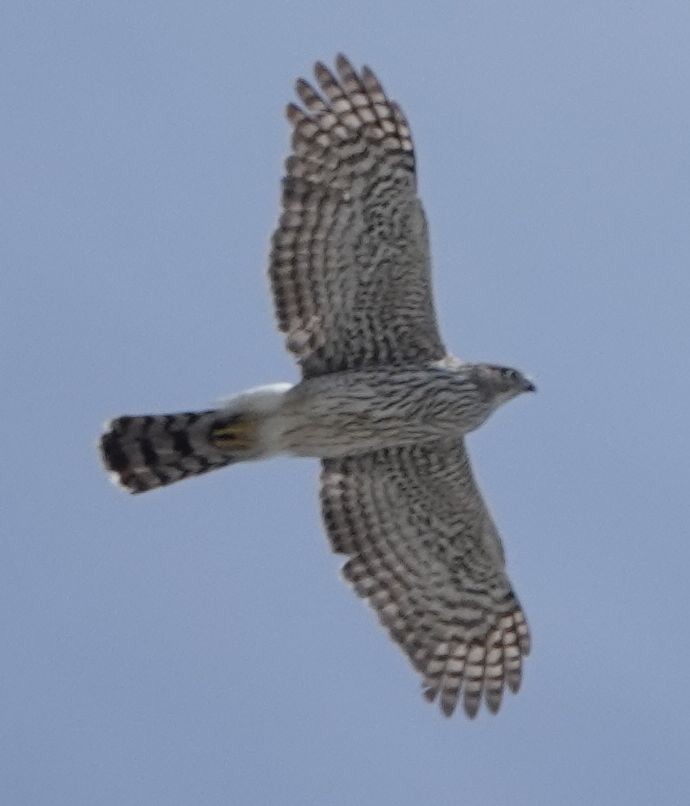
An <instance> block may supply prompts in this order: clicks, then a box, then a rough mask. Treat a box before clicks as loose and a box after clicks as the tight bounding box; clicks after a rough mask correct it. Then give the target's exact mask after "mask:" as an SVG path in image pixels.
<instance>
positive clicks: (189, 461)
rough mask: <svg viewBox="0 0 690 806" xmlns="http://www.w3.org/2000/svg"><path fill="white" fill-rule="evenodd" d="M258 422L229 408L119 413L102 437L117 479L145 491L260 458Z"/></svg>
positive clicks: (105, 455)
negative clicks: (258, 456)
mask: <svg viewBox="0 0 690 806" xmlns="http://www.w3.org/2000/svg"><path fill="white" fill-rule="evenodd" d="M255 426H256V421H255V420H253V419H252V418H250V417H248V416H246V415H243V414H236V413H231V412H229V411H228V410H227V409H211V410H209V411H201V412H185V413H182V414H148V415H143V416H139V417H117V418H116V419H115V420H111V421H110V422H109V423H108V424H107V425H106V430H105V432H104V433H103V435H102V436H101V440H100V449H101V456H102V458H103V463H104V464H105V466H106V468H107V469H108V471H110V473H111V475H112V478H113V481H115V482H116V483H117V484H119V485H120V486H121V487H123V488H124V489H125V490H128V491H129V492H130V493H143V492H146V491H147V490H154V489H155V488H156V487H163V486H164V485H166V484H172V483H173V482H174V481H180V480H181V479H185V478H187V476H196V475H199V474H200V473H208V471H209V470H216V469H217V468H220V467H225V465H229V464H231V463H232V462H237V461H241V460H243V459H252V458H256V457H257V451H256V447H257V445H256V441H255V440H253V438H252V437H253V432H255V431H256V428H255Z"/></svg>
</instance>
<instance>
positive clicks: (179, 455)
mask: <svg viewBox="0 0 690 806" xmlns="http://www.w3.org/2000/svg"><path fill="white" fill-rule="evenodd" d="M336 67H337V73H336V74H334V73H332V72H331V71H330V70H329V69H328V68H327V67H325V66H324V65H322V64H317V65H316V68H315V74H316V81H317V84H318V90H316V89H314V88H313V87H312V86H311V85H310V84H308V83H307V82H306V81H304V80H302V79H300V80H299V81H298V82H297V85H296V89H297V95H298V96H299V99H300V101H301V105H299V106H298V105H295V104H290V105H289V106H288V108H287V116H288V119H289V121H290V123H291V124H292V128H293V134H292V153H291V155H290V156H289V157H288V159H287V162H286V170H285V174H286V175H285V178H284V179H283V193H282V202H283V213H282V215H281V218H280V224H279V226H278V229H277V230H276V231H275V233H274V235H273V249H272V252H271V259H270V277H271V283H272V287H273V295H274V299H275V305H276V311H277V317H278V323H279V327H280V330H281V331H282V332H283V333H284V334H285V336H286V342H287V346H288V349H289V350H290V351H291V352H292V353H293V354H294V355H295V357H296V359H297V361H298V362H299V365H300V367H301V370H302V376H303V378H302V381H301V382H300V383H297V384H296V385H294V386H292V385H289V384H279V385H274V386H268V387H262V388H260V389H255V390H250V391H248V392H245V393H243V394H241V395H238V396H236V397H235V398H233V399H232V400H230V401H229V402H228V403H227V404H225V405H224V406H222V407H221V408H214V409H210V410H208V411H203V412H194V413H184V414H169V415H148V416H137V417H119V418H117V419H115V420H113V421H112V422H110V423H109V424H108V426H107V430H106V431H105V433H104V434H103V436H102V439H101V448H102V455H103V460H104V462H105V464H106V466H107V468H108V469H109V470H110V471H111V472H112V474H113V475H114V477H115V479H116V480H117V481H118V482H119V483H120V484H121V485H122V486H123V487H124V488H125V489H127V490H128V491H130V492H133V493H139V492H144V491H146V490H151V489H153V488H155V487H160V486H162V485H166V484H170V483H171V482H173V481H178V480H179V479H183V478H185V477H186V476H190V475H196V474H198V473H204V472H206V471H208V470H212V469H214V468H217V467H222V466H224V465H227V464H231V463H233V462H240V461H244V460H248V459H255V458H260V457H266V456H270V455H274V454H277V453H288V454H293V455H300V456H314V457H318V458H320V459H321V460H322V474H321V502H322V507H323V516H324V521H325V525H326V530H327V532H328V535H329V537H330V540H331V544H332V546H333V549H334V551H336V552H339V553H341V554H344V555H345V556H346V557H347V561H346V563H345V566H344V568H343V572H344V575H345V577H346V578H347V579H348V580H349V581H350V582H351V583H352V585H353V587H354V588H355V590H356V591H357V593H358V594H359V595H360V596H362V597H365V598H366V599H368V601H369V602H370V604H371V605H372V606H373V607H374V609H375V610H376V611H377V613H378V616H379V618H380V620H381V622H382V623H383V624H384V625H385V626H386V627H387V628H388V630H389V632H390V634H391V635H392V637H393V638H394V639H395V641H397V642H398V643H399V644H400V646H401V647H402V648H403V650H404V652H405V653H406V654H407V655H408V657H409V658H410V660H411V661H412V663H413V664H414V666H415V667H416V668H417V669H418V670H419V672H420V674H421V676H422V679H423V684H424V689H425V694H426V696H427V697H428V698H429V699H430V700H433V699H434V698H436V697H437V696H438V698H439V700H440V704H441V708H442V709H443V712H444V713H445V714H448V715H449V714H451V713H452V712H453V710H454V709H455V707H456V705H457V703H458V701H459V700H460V699H462V702H463V705H464V708H465V711H466V712H467V714H468V715H469V716H474V715H475V714H476V713H477V710H478V707H479V703H480V700H481V698H482V696H483V697H484V699H485V700H486V703H487V705H488V707H489V709H490V710H491V711H496V710H497V709H498V707H499V705H500V702H501V696H502V693H503V689H504V685H507V686H508V688H510V689H511V690H513V691H517V689H518V687H519V685H520V678H521V671H522V659H523V657H524V656H525V655H527V653H528V652H529V635H528V630H527V625H526V623H525V618H524V616H523V613H522V610H521V609H520V605H519V603H518V601H517V599H516V597H515V595H514V593H513V591H512V588H511V585H510V582H509V580H508V577H507V576H506V572H505V566H504V557H503V550H502V547H501V541H500V538H499V536H498V532H497V531H496V527H495V526H494V523H493V521H492V519H491V516H490V514H489V512H488V510H487V508H486V506H485V505H484V502H483V500H482V497H481V494H480V492H479V490H478V489H477V486H476V484H475V482H474V479H473V477H472V471H471V468H470V463H469V460H468V457H467V452H466V450H465V445H464V441H463V435H464V434H466V433H467V432H468V431H471V430H473V429H474V428H477V427H478V426H479V425H481V424H482V423H483V422H484V420H486V418H487V417H488V416H489V415H490V414H491V413H492V412H493V411H494V409H495V408H497V407H498V406H499V405H500V404H502V403H504V402H506V401H508V400H510V399H511V398H513V397H515V396H517V395H519V394H520V393H522V392H525V391H532V390H533V389H534V386H533V385H532V383H531V382H530V381H529V380H528V379H526V378H525V377H524V376H523V375H522V374H521V373H520V372H518V371H516V370H514V369H509V368H505V367H497V366H493V365H490V364H468V363H464V362H462V361H459V360H458V359H455V358H453V357H451V356H449V355H447V353H446V350H445V348H444V346H443V344H442V342H441V338H440V336H439V333H438V329H437V325H436V317H435V314H434V308H433V301H432V295H431V285H430V266H429V262H430V261H429V245H428V239H427V228H426V221H425V217H424V212H423V210H422V205H421V203H420V201H419V199H418V197H417V192H416V187H417V180H416V174H415V159H414V151H413V147H412V140H411V136H410V129H409V126H408V123H407V120H406V118H405V116H404V114H403V112H402V111H401V109H400V107H399V106H398V105H397V104H395V103H394V102H393V101H391V100H389V99H388V97H387V96H386V94H385V93H384V91H383V88H382V87H381V84H380V83H379V82H378V80H377V78H376V77H375V75H374V74H373V73H372V72H371V70H369V69H368V68H366V67H365V68H363V70H362V71H361V73H357V72H356V71H355V70H354V69H353V67H352V65H351V64H350V62H349V61H348V60H347V59H346V58H345V57H343V56H338V58H337V60H336Z"/></svg>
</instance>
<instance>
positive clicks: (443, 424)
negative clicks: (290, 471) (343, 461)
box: [263, 367, 491, 458]
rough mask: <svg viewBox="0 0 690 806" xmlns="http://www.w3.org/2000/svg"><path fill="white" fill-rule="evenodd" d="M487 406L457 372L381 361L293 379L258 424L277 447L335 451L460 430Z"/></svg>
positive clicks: (480, 417)
mask: <svg viewBox="0 0 690 806" xmlns="http://www.w3.org/2000/svg"><path fill="white" fill-rule="evenodd" d="M490 411H491V409H490V408H489V407H488V406H487V405H486V404H485V403H483V402H482V400H481V397H480V395H479V393H478V391H477V388H476V386H475V384H474V383H473V382H472V381H471V380H470V379H468V378H467V377H466V376H465V375H462V374H460V373H458V372H449V371H447V370H440V369H437V368H419V367H414V368H392V367H391V368H384V369H372V370H357V371H352V372H342V373H336V374H332V375H324V376H320V377H318V378H312V379H309V380H306V381H303V382H302V383H300V384H297V385H296V386H295V387H293V388H292V389H290V391H288V392H287V393H286V394H285V396H284V398H283V401H282V404H281V405H280V407H279V408H278V409H277V411H275V413H273V414H272V415H271V416H270V417H269V418H267V420H266V421H265V423H264V427H263V430H264V439H265V440H266V441H267V442H268V443H270V444H272V445H273V446H274V447H275V449H276V450H278V451H280V452H286V453H291V454H294V455H297V456H316V457H322V458H323V457H337V456H346V455H349V454H356V453H363V452H367V451H372V450H377V449H380V448H386V447H392V446H394V445H405V444H414V443H418V442H420V441H429V440H435V439H439V438H448V437H452V436H461V435H462V434H465V433H467V432H468V431H472V430H473V429H475V428H477V427H478V426H479V425H481V423H482V422H484V420H485V419H486V418H487V416H488V415H489V413H490Z"/></svg>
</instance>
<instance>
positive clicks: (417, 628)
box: [321, 441, 529, 716]
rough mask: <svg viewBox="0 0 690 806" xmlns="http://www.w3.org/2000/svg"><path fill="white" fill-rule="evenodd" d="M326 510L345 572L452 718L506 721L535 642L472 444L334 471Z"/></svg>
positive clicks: (326, 474)
mask: <svg viewBox="0 0 690 806" xmlns="http://www.w3.org/2000/svg"><path fill="white" fill-rule="evenodd" d="M321 499H322V505H323V513H324V520H325V523H326V528H327V530H328V534H329V536H330V539H331V543H332V546H333V549H334V551H337V552H340V553H343V554H347V555H348V556H349V559H348V561H347V562H346V563H345V566H344V568H343V573H344V575H345V577H346V579H348V580H349V581H350V582H351V583H352V584H353V585H354V588H355V590H356V591H357V593H358V594H359V595H360V596H363V597H365V598H368V599H369V602H370V604H371V605H372V606H373V607H374V609H375V610H376V611H377V612H378V616H379V619H380V620H381V622H382V623H383V624H384V625H385V626H386V627H387V628H388V630H389V632H390V634H391V635H392V637H393V638H394V639H395V640H396V641H397V642H398V643H399V644H400V645H401V646H402V648H403V650H404V651H405V652H406V653H407V655H408V656H409V658H410V659H411V661H412V663H413V664H414V665H415V666H416V667H417V669H418V670H419V671H420V672H421V674H422V676H423V678H424V687H425V689H426V692H425V693H426V696H427V697H428V698H429V699H434V698H435V697H436V695H439V698H440V703H441V708H442V709H443V711H444V713H445V714H447V715H450V714H451V713H452V712H453V710H454V709H455V707H456V705H457V703H458V700H459V699H460V698H462V700H463V704H464V708H465V711H466V712H467V714H468V715H469V716H474V715H475V714H476V713H477V710H478V708H479V703H480V700H481V698H482V693H483V695H484V697H485V699H486V703H487V705H488V707H489V709H490V710H491V711H494V712H495V711H497V710H498V707H499V705H500V702H501V696H502V693H503V687H504V684H507V685H508V687H509V688H510V689H511V690H512V691H517V689H518V687H519V685H520V677H521V670H522V658H523V656H525V655H527V654H528V652H529V633H528V629H527V624H526V622H525V618H524V615H523V613H522V610H521V608H520V604H519V603H518V601H517V598H516V597H515V595H514V593H513V591H512V588H511V585H510V582H509V581H508V578H507V576H506V573H505V570H504V559H503V550H502V548H501V542H500V538H499V536H498V533H497V531H496V527H495V526H494V524H493V521H492V520H491V516H490V515H489V513H488V511H487V509H486V507H485V505H484V502H483V500H482V497H481V494H480V492H479V490H478V489H477V486H476V484H475V482H474V479H473V477H472V471H471V468H470V464H469V460H468V457H467V453H466V451H465V447H464V444H463V443H462V442H460V443H459V444H458V443H457V442H455V441H449V442H439V443H434V444H431V445H429V444H427V445H420V446H418V447H414V448H402V447H401V448H395V449H386V450H380V451H376V452H374V453H370V454H366V455H363V456H353V457H347V458H344V459H328V460H325V461H324V463H323V473H322V487H321Z"/></svg>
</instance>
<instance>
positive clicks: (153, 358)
mask: <svg viewBox="0 0 690 806" xmlns="http://www.w3.org/2000/svg"><path fill="white" fill-rule="evenodd" d="M421 9H422V6H421V4H407V5H403V4H400V3H396V2H392V0H391V2H381V3H369V2H367V3H365V2H359V1H358V0H353V1H352V2H349V3H346V4H345V3H341V4H329V3H316V2H312V3H309V2H302V0H295V2H290V3H274V4H265V3H259V2H257V3H235V4H233V3H220V2H203V3H191V2H174V0H168V1H167V2H141V3H133V2H126V1H125V2H118V3H101V2H70V1H69V0H65V1H64V2H60V3H50V2H28V1H26V2H16V1H13V0H9V2H6V3H5V5H4V7H3V15H2V16H3V24H2V26H1V27H0V85H1V89H2V98H3V109H4V114H3V126H2V127H1V128H0V168H1V176H2V188H3V191H2V194H0V204H1V205H2V211H1V215H0V235H1V238H0V255H1V256H2V267H3V270H2V272H1V273H0V329H1V335H2V350H1V351H0V369H1V371H2V378H3V380H4V391H3V394H2V398H1V403H0V405H1V406H2V422H3V437H2V452H1V453H0V465H1V467H2V478H3V496H2V517H1V522H2V533H1V536H0V539H1V546H2V562H1V563H0V612H1V613H2V620H1V625H2V631H1V633H0V638H1V643H0V646H2V650H0V653H1V662H0V726H1V727H0V781H2V783H1V788H2V790H3V793H4V794H3V802H6V803H11V804H22V805H23V804H41V806H43V805H44V804H60V805H62V804H65V805H67V804H69V806H79V805H80V804H85V805H86V804H89V806H91V804H94V803H97V804H99V805H100V804H106V806H109V805H110V804H117V805H118V806H120V805H122V804H124V805H126V806H129V805H130V804H132V805H133V804H152V803H165V804H180V805H182V804H190V803H195V804H227V803H240V804H247V806H251V805H252V804H266V803H281V804H283V803H284V804H300V806H302V805H303V804H325V803H327V804H329V805H330V804H333V805H334V806H339V804H343V806H344V805H345V804H353V803H361V804H381V803H396V804H402V805H403V806H406V804H418V803H423V802H434V803H436V804H441V805H442V806H446V804H447V805H448V806H452V805H453V804H458V803H468V804H473V803H486V804H501V803H508V802H510V803H511V804H515V806H517V805H518V804H530V805H533V804H553V803H558V804H576V803H577V804H580V803H588V804H617V803H625V804H638V803H639V804H647V803H651V802H657V803H681V802H685V801H686V799H687V793H688V791H689V790H690V770H689V768H688V765H687V755H688V747H689V746H690V727H689V725H688V711H689V708H690V694H689V692H688V685H687V668H688V665H689V664H690V649H689V648H688V642H687V640H686V632H687V624H686V619H687V614H688V612H689V611H690V587H689V586H688V582H687V574H688V567H689V565H690V544H689V541H688V534H687V532H688V526H687V525H688V522H690V503H689V501H690V497H689V495H688V482H689V481H690V474H689V469H690V468H689V465H688V456H689V455H690V439H689V437H688V427H687V422H688V420H687V409H688V397H689V396H690V373H689V372H688V346H689V344H690V339H689V337H690V327H689V325H688V307H689V300H690V279H689V266H690V226H688V221H689V220H690V149H689V147H688V143H689V142H690V105H688V94H687V93H688V84H689V82H690V47H688V37H689V34H690V5H688V3H686V2H659V3H655V4H651V3H646V2H635V1H634V0H631V1H630V2H601V1H600V0H597V2H580V3H566V2H553V1H552V0H549V1H548V2H546V0H544V2H526V3H510V2H484V1H483V0H482V2H478V1H477V2H447V3H441V2H439V3H435V4H429V5H428V6H427V8H426V10H425V11H423V12H422V10H421ZM338 50H342V51H344V52H345V53H347V54H348V55H349V56H350V57H351V59H352V60H353V61H354V62H355V63H357V64H361V63H364V62H366V63H369V64H370V65H371V66H373V67H374V68H375V69H376V70H377V72H378V73H379V75H380V77H381V79H382V81H383V83H384V85H385V86H386V88H387V89H388V90H389V93H390V94H391V95H392V96H393V97H394V98H396V99H397V100H399V101H400V102H401V103H402V104H403V106H404V108H405V110H406V112H407V113H408V116H409V118H410V120H411V123H412V127H413V131H414V135H415V140H416V143H417V150H418V162H419V169H420V185H421V192H422V196H423V199H424V203H425V205H426V208H427V213H428V215H429V219H430V226H431V237H432V248H433V255H434V264H435V287H436V296H437V301H438V309H439V316H440V319H441V323H442V326H443V331H444V336H445V339H446V342H447V343H448V345H450V346H451V347H452V348H453V349H454V351H456V352H457V353H458V354H459V355H461V356H463V357H465V358H468V359H474V360H490V361H494V362H505V363H507V364H512V365H515V366H518V367H520V368H522V369H524V370H525V371H527V372H528V373H530V374H532V375H533V376H534V377H535V378H536V380H537V382H538V385H539V390H540V391H539V394H538V395H536V396H533V397H529V398H522V399H520V400H518V401H516V402H515V403H513V404H511V405H510V406H508V407H506V408H505V409H503V410H501V411H500V412H499V413H497V415H496V416H495V418H494V419H493V420H492V421H491V422H490V423H489V424H488V425H487V426H486V427H485V428H483V429H481V430H480V431H479V432H478V433H476V434H474V435H473V436H472V437H471V439H470V447H471V451H472V454H473V457H474V462H475V466H476V468H477V472H478V476H479V479H480V481H481V484H482V487H483V489H484V492H485V494H486V496H487V498H488V499H489V501H490V502H491V506H492V510H493V512H494V513H495V517H496V520H497V522H498V524H499V527H500V528H501V531H502V533H503V537H504V541H505V544H506V550H507V555H508V562H509V569H510V573H511V577H512V578H513V580H514V583H515V587H516V589H517V591H518V593H519V595H520V597H521V599H522V602H523V604H524V606H525V609H526V612H527V615H528V618H529V621H530V625H531V628H532V633H533V637H534V647H533V653H532V655H531V657H530V659H529V661H528V664H527V668H526V674H525V679H524V685H523V690H522V691H521V692H520V694H519V696H517V697H508V698H507V699H506V701H505V702H504V705H503V708H502V711H501V713H500V715H499V716H497V717H490V716H489V715H487V714H486V713H482V714H481V716H480V717H479V718H478V719H477V720H476V721H475V722H473V723H470V722H468V721H466V720H464V719H463V718H462V717H461V716H459V715H458V716H456V717H455V718H454V719H452V720H445V719H443V718H442V717H441V715H440V714H439V712H438V711H437V710H436V709H434V708H432V707H429V706H428V705H427V704H426V703H425V702H424V701H423V699H422V698H421V697H420V695H419V687H418V681H417V678H416V676H415V674H414V673H413V671H412V670H411V668H409V667H408V665H407V663H406V662H405V660H404V659H403V657H402V655H401V654H400V653H399V652H398V651H397V650H396V649H395V648H394V647H393V645H392V644H391V643H390V642H389V641H388V639H387V637H386V635H385V633H384V631H383V630H382V629H381V628H380V627H379V626H378V625H377V623H376V619H375V618H374V616H373V615H372V614H371V613H370V612H369V611H368V610H367V608H366V607H365V606H364V605H363V604H362V603H361V602H360V601H358V600H357V599H356V597H355V596H354V595H353V594H352V593H351V592H350V591H348V590H347V588H346V586H345V585H344V584H343V583H342V582H341V581H340V579H339V573H338V568H339V565H340V562H341V561H340V560H339V559H338V558H336V557H335V556H333V555H331V554H330V551H329V549H328V546H327V542H326V539H325V537H324V536H323V534H322V531H321V527H320V522H319V513H318V509H317V499H316V493H317V487H316V477H317V465H316V463H315V462H312V461H308V460H277V461H274V462H270V463H268V462H267V463H258V464H255V465H247V466H243V467H239V468H233V469H230V470H228V471H224V472H220V473H218V474H215V475H212V476H207V477H204V478H201V479H197V480H192V481H190V482H186V483H184V484H180V485H176V486H173V487H171V488H169V489H167V490H163V491H160V492H158V493H155V494H151V495H150V496H148V495H147V496H140V497H137V498H129V497H127V496H125V495H124V494H123V493H120V492H119V491H118V490H116V489H115V488H113V487H112V486H111V485H110V484H109V483H108V481H107V479H106V477H105V475H104V474H103V473H102V472H101V469H100V467H99V464H98V459H97V455H96V452H95V447H94V446H95V441H96V438H97V435H98V433H99V429H100V427H101V424H102V422H103V421H104V420H105V419H106V418H108V417H111V416H114V415H117V414H120V413H135V412H147V411H169V410H172V411H174V410H181V409H188V408H193V407H203V406H206V405H207V404H209V403H212V402H213V401H214V400H217V399H218V398H220V397H222V396H224V395H227V394H228V393H231V392H233V391H236V390H239V389H241V388H243V387H247V386H253V385H256V384H260V383H266V382H271V381H279V380H295V379H296V377H297V373H296V371H295V368H294V367H293V365H292V363H291V360H290V358H289V356H288V355H287V354H286V353H285V352H284V350H283V348H282V341H281V338H280V337H279V335H278V333H277V332H276V329H275V327H274V324H273V313H272V309H271V301H270V298H269V294H268V283H267V279H266V273H265V267H266V262H267V261H266V258H267V245H268V238H269V235H270V232H271V229H272V227H273V225H274V223H275V220H276V215H277V210H278V179H279V176H280V172H281V163H282V159H283V157H284V156H285V154H286V151H287V144H288V130H287V125H286V124H285V122H284V120H283V117H282V108H283V105H284V103H285V102H286V101H287V100H289V99H290V98H291V93H292V83H293V80H294V78H295V77H297V76H298V75H301V74H305V73H306V72H307V71H309V69H310V66H311V64H312V62H313V61H314V60H315V59H317V58H320V59H328V60H331V59H332V57H333V56H334V54H335V53H336V52H337V51H338Z"/></svg>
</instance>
